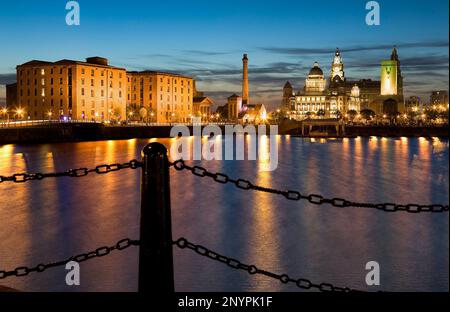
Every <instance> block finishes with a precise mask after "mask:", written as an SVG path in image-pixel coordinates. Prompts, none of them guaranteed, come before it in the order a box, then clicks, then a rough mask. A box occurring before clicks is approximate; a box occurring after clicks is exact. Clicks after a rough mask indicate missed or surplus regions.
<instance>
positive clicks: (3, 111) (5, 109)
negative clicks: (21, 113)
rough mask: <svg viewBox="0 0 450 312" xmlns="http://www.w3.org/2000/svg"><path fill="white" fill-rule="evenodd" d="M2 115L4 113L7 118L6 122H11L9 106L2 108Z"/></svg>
mask: <svg viewBox="0 0 450 312" xmlns="http://www.w3.org/2000/svg"><path fill="white" fill-rule="evenodd" d="M2 115H3V118H4V119H5V120H6V122H9V114H8V109H7V108H4V109H2Z"/></svg>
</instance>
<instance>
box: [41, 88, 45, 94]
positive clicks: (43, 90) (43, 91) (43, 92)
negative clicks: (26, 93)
mask: <svg viewBox="0 0 450 312" xmlns="http://www.w3.org/2000/svg"><path fill="white" fill-rule="evenodd" d="M41 96H45V88H42V90H41Z"/></svg>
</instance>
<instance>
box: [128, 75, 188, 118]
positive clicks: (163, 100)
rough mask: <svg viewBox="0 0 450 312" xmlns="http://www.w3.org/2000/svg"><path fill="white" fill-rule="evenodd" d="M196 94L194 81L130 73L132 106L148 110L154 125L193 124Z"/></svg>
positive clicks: (130, 105) (129, 94)
mask: <svg viewBox="0 0 450 312" xmlns="http://www.w3.org/2000/svg"><path fill="white" fill-rule="evenodd" d="M193 94H194V80H193V79H192V78H191V77H187V76H182V75H178V74H172V73H165V72H156V71H141V72H135V71H132V72H127V104H128V106H129V107H130V108H131V109H134V110H139V109H140V108H142V107H143V108H145V109H147V113H148V114H150V116H151V117H153V118H152V121H154V122H189V121H191V117H192V110H193ZM152 115H153V116H152Z"/></svg>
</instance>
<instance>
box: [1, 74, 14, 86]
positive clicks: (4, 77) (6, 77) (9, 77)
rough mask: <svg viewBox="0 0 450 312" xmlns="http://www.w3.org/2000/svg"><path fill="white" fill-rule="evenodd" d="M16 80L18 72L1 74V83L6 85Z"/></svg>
mask: <svg viewBox="0 0 450 312" xmlns="http://www.w3.org/2000/svg"><path fill="white" fill-rule="evenodd" d="M14 82H16V73H10V74H0V84H3V85H6V84H10V83H14Z"/></svg>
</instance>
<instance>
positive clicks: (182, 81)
mask: <svg viewBox="0 0 450 312" xmlns="http://www.w3.org/2000/svg"><path fill="white" fill-rule="evenodd" d="M144 79H148V82H149V83H150V84H151V83H152V77H149V78H140V79H139V83H140V84H141V86H142V85H143V84H144ZM170 79H171V78H167V84H168V85H170ZM172 79H173V83H174V84H178V79H177V78H172ZM180 80H181V86H184V80H183V79H181V78H180ZM136 81H137V80H136V77H134V78H133V82H136ZM128 82H131V79H130V77H128ZM160 82H161V83H164V78H160ZM187 85H188V86H190V85H191V81H190V80H188V81H187Z"/></svg>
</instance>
